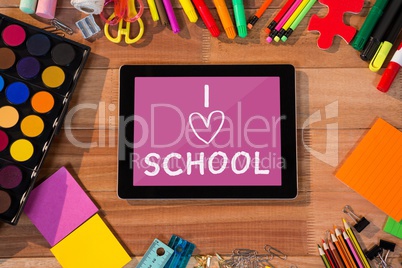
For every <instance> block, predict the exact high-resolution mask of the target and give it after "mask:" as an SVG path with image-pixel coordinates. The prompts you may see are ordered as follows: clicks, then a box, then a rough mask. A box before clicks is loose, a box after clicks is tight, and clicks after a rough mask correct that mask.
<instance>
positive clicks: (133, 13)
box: [104, 0, 169, 44]
mask: <svg viewBox="0 0 402 268" xmlns="http://www.w3.org/2000/svg"><path fill="white" fill-rule="evenodd" d="M139 1H141V0H139ZM167 1H169V0H167ZM126 12H127V14H126V15H124V16H123V17H124V18H125V17H127V20H126V19H122V18H120V19H117V20H118V30H117V35H116V36H115V37H113V36H112V35H111V34H110V33H109V27H110V25H113V23H114V22H115V21H116V18H117V15H116V13H114V12H113V13H112V15H110V17H109V18H108V20H107V21H109V22H112V21H113V23H105V26H104V32H105V36H106V38H107V39H108V40H109V41H111V42H113V43H120V42H121V40H122V38H123V35H124V42H125V43H126V44H134V43H136V42H138V41H139V40H140V39H141V37H142V35H143V34H144V23H143V21H142V19H141V18H140V16H139V15H140V14H139V13H137V10H136V9H135V4H134V0H128V6H127V11H126ZM134 22H137V23H138V28H139V29H138V34H137V36H136V37H134V38H131V36H130V34H131V30H130V29H131V23H134ZM123 23H125V24H126V28H123Z"/></svg>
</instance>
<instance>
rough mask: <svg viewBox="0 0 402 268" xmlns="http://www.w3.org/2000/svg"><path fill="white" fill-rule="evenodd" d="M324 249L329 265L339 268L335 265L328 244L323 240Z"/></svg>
mask: <svg viewBox="0 0 402 268" xmlns="http://www.w3.org/2000/svg"><path fill="white" fill-rule="evenodd" d="M322 247H323V249H324V253H325V255H326V256H327V258H328V262H329V265H331V267H333V268H338V266H336V264H335V259H334V256H333V255H332V252H331V250H330V249H329V247H328V244H327V243H325V241H324V240H322Z"/></svg>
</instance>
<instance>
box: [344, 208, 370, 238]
mask: <svg viewBox="0 0 402 268" xmlns="http://www.w3.org/2000/svg"><path fill="white" fill-rule="evenodd" d="M342 211H343V213H345V214H347V215H349V217H350V218H351V219H352V220H353V221H354V225H353V227H354V228H355V229H356V231H358V232H359V233H360V232H361V231H363V230H364V228H366V227H367V225H369V224H370V222H369V221H368V220H367V219H366V218H365V217H359V216H357V215H356V214H355V213H354V212H353V210H352V207H351V206H349V205H346V206H345V207H344V208H343V209H342Z"/></svg>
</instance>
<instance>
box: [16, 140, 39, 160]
mask: <svg viewBox="0 0 402 268" xmlns="http://www.w3.org/2000/svg"><path fill="white" fill-rule="evenodd" d="M33 152H34V148H33V145H32V143H31V142H29V141H28V140H25V139H19V140H16V141H15V142H14V143H13V144H11V147H10V154H11V157H12V158H13V159H14V160H15V161H19V162H24V161H27V160H29V158H31V156H32V155H33Z"/></svg>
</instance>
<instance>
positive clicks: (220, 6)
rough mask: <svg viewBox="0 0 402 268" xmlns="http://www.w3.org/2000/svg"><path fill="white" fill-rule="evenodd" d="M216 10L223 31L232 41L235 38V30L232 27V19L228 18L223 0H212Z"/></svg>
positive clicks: (227, 11)
mask: <svg viewBox="0 0 402 268" xmlns="http://www.w3.org/2000/svg"><path fill="white" fill-rule="evenodd" d="M213 1H214V5H215V7H216V10H217V11H218V16H219V19H220V20H221V23H222V26H223V29H225V33H226V35H227V37H228V38H230V39H234V38H235V37H236V30H235V27H234V25H233V21H232V18H231V17H230V14H229V10H228V7H227V5H226V2H225V0H213Z"/></svg>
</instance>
